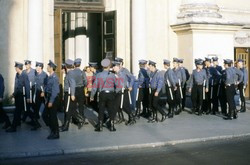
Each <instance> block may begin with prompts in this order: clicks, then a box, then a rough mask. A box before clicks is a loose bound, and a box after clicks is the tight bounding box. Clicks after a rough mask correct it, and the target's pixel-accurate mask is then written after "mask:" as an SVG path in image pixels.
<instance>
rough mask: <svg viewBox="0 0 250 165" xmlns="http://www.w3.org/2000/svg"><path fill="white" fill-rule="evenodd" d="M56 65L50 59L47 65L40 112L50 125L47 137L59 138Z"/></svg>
mask: <svg viewBox="0 0 250 165" xmlns="http://www.w3.org/2000/svg"><path fill="white" fill-rule="evenodd" d="M56 67H57V65H56V64H55V63H54V62H52V61H51V60H50V61H49V63H48V66H47V72H48V73H49V77H48V82H47V85H46V86H45V93H42V95H41V96H43V97H45V101H46V102H45V110H44V112H43V114H42V117H43V120H44V122H45V124H46V125H47V126H49V127H50V130H51V133H50V135H49V136H48V137H47V139H49V140H51V139H59V126H58V119H57V108H58V105H59V96H58V95H59V93H60V90H59V79H58V77H57V75H56V73H55V70H56Z"/></svg>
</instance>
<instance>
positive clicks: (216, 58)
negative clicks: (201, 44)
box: [212, 57, 223, 73]
mask: <svg viewBox="0 0 250 165" xmlns="http://www.w3.org/2000/svg"><path fill="white" fill-rule="evenodd" d="M212 60H213V67H214V68H215V69H216V70H217V71H219V72H220V73H222V70H223V69H222V67H221V66H220V65H219V62H218V60H219V58H218V57H212Z"/></svg>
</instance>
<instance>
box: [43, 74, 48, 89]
mask: <svg viewBox="0 0 250 165" xmlns="http://www.w3.org/2000/svg"><path fill="white" fill-rule="evenodd" d="M44 77H45V78H44V80H43V89H45V87H46V85H47V84H48V75H47V74H46V73H45V76H44Z"/></svg>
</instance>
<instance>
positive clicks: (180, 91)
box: [179, 79, 183, 99]
mask: <svg viewBox="0 0 250 165" xmlns="http://www.w3.org/2000/svg"><path fill="white" fill-rule="evenodd" d="M179 89H180V94H181V99H183V94H182V88H181V80H180V79H179Z"/></svg>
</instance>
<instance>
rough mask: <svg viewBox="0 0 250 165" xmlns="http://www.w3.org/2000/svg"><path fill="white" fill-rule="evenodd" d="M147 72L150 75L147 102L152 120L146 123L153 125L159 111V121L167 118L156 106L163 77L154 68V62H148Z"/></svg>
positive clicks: (158, 106) (159, 107)
mask: <svg viewBox="0 0 250 165" xmlns="http://www.w3.org/2000/svg"><path fill="white" fill-rule="evenodd" d="M148 65H149V70H150V71H151V73H150V89H149V97H150V98H149V102H150V107H151V109H152V118H151V119H149V121H148V122H150V123H154V122H157V121H158V118H157V111H159V112H160V113H161V115H162V119H161V121H164V120H165V119H166V117H167V114H166V113H165V112H164V110H163V109H162V108H161V106H160V105H159V104H158V102H159V99H160V92H161V90H162V87H163V85H164V77H163V75H162V74H161V73H160V71H159V70H158V69H157V68H156V63H155V62H154V61H150V60H149V63H148Z"/></svg>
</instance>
